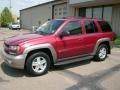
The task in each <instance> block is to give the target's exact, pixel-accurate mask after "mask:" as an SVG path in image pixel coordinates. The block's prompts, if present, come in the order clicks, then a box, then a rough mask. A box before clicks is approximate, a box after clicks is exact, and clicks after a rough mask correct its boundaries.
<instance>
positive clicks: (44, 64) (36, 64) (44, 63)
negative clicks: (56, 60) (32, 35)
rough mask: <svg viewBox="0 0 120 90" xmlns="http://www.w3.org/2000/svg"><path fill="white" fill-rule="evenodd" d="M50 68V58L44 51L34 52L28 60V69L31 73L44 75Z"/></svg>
mask: <svg viewBox="0 0 120 90" xmlns="http://www.w3.org/2000/svg"><path fill="white" fill-rule="evenodd" d="M49 68H50V58H49V56H48V55H47V54H46V53H44V52H37V53H34V54H32V55H31V56H30V57H29V58H28V59H27V61H26V70H27V72H28V73H29V74H30V75H35V76H38V75H43V74H46V73H47V72H48V69H49Z"/></svg>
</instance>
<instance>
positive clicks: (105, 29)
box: [98, 21, 112, 32]
mask: <svg viewBox="0 0 120 90" xmlns="http://www.w3.org/2000/svg"><path fill="white" fill-rule="evenodd" d="M98 23H99V24H100V26H101V28H102V31H103V32H111V31H112V29H111V27H110V25H109V24H108V23H107V22H105V21H98Z"/></svg>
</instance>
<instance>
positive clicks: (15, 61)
mask: <svg viewBox="0 0 120 90" xmlns="http://www.w3.org/2000/svg"><path fill="white" fill-rule="evenodd" d="M1 54H2V58H3V59H4V61H5V63H6V64H7V65H8V66H10V67H13V68H17V69H24V64H25V58H26V55H19V56H13V55H9V54H7V53H6V52H5V51H4V50H2V52H1Z"/></svg>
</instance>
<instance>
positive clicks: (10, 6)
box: [9, 0, 12, 10]
mask: <svg viewBox="0 0 120 90" xmlns="http://www.w3.org/2000/svg"><path fill="white" fill-rule="evenodd" d="M9 8H10V10H11V9H12V5H11V0H10V5H9Z"/></svg>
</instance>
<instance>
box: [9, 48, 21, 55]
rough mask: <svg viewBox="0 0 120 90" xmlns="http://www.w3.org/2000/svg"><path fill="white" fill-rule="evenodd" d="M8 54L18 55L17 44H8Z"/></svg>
mask: <svg viewBox="0 0 120 90" xmlns="http://www.w3.org/2000/svg"><path fill="white" fill-rule="evenodd" d="M9 49H10V51H9V54H12V55H18V54H19V46H9Z"/></svg>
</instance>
